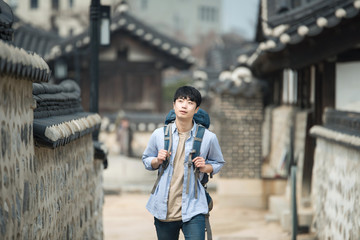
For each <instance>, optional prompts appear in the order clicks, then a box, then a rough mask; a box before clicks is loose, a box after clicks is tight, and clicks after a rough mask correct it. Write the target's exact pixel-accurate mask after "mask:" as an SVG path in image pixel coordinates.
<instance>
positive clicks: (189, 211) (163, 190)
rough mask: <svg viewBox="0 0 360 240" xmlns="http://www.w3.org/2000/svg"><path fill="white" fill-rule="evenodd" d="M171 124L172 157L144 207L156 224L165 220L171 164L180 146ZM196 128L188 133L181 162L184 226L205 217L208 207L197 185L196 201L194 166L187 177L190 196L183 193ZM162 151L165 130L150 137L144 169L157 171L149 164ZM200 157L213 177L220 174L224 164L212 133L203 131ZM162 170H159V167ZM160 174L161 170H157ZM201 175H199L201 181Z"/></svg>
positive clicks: (177, 135)
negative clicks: (209, 165)
mask: <svg viewBox="0 0 360 240" xmlns="http://www.w3.org/2000/svg"><path fill="white" fill-rule="evenodd" d="M171 124H172V128H171V129H172V133H173V134H172V139H173V140H172V148H171V149H172V150H171V151H172V153H171V156H170V164H169V166H168V167H167V168H166V169H165V171H164V173H163V175H162V176H161V178H160V181H159V184H158V185H157V187H156V190H155V192H154V193H153V194H151V196H150V199H149V201H148V203H147V205H146V208H147V209H148V211H149V212H150V213H151V214H152V215H153V216H154V217H156V218H157V219H159V220H166V214H167V203H168V196H169V189H170V182H171V178H172V175H173V161H174V157H175V154H176V152H174V151H176V149H177V146H178V143H179V134H178V130H177V127H176V124H175V123H171ZM196 127H197V124H196V123H195V122H194V126H193V128H192V129H191V132H190V137H189V138H188V139H187V140H186V142H185V159H184V163H183V164H184V181H183V189H182V209H181V211H182V221H183V222H187V221H189V220H190V219H191V218H192V217H194V216H196V215H198V214H207V213H208V204H207V200H206V196H205V189H204V187H203V186H202V185H201V183H200V181H199V179H197V180H196V181H199V182H198V184H197V187H198V189H197V192H198V196H197V198H195V176H194V173H193V166H192V167H191V171H192V172H191V174H190V183H189V192H188V194H187V193H186V184H187V176H188V161H191V158H189V155H190V152H191V150H192V147H193V141H194V138H195V135H196ZM161 149H164V129H163V128H158V129H156V130H155V131H154V132H153V134H152V135H151V137H150V141H149V143H148V146H147V148H146V149H145V151H144V154H143V157H142V161H143V163H144V165H145V168H146V169H148V170H156V169H153V168H152V166H151V160H152V159H154V158H155V157H157V154H158V151H159V150H161ZM200 156H201V157H203V158H204V159H205V161H206V164H211V165H212V167H213V174H216V173H218V172H219V171H220V169H221V167H222V166H223V164H224V163H225V161H224V158H223V155H222V153H221V149H220V145H219V142H218V139H217V137H216V135H215V134H214V133H212V132H211V131H209V130H208V129H206V130H205V133H204V137H203V140H202V143H201V148H200ZM160 168H161V167H160ZM159 170H160V169H159ZM203 175H204V174H203V173H201V174H200V179H201V178H202V176H203Z"/></svg>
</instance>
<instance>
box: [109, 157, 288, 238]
mask: <svg viewBox="0 0 360 240" xmlns="http://www.w3.org/2000/svg"><path fill="white" fill-rule="evenodd" d="M155 177H156V172H151V171H147V170H145V169H144V166H143V164H142V162H141V160H140V159H132V158H127V157H124V156H109V168H108V169H105V170H104V190H105V193H106V195H105V203H104V209H103V224H104V239H105V240H118V239H121V240H123V239H124V240H147V239H149V240H152V239H154V240H156V234H155V228H154V224H153V217H152V216H151V214H150V213H149V212H148V211H147V210H146V209H145V205H146V202H147V200H148V197H149V194H150V191H151V188H152V185H153V183H154V181H155ZM211 181H213V179H212V180H211ZM215 181H216V180H215ZM211 196H212V197H213V200H214V209H213V210H212V211H211V213H210V222H211V227H212V231H213V239H214V240H288V239H290V238H291V237H290V235H289V233H286V232H284V231H283V230H282V229H281V227H280V225H279V224H278V223H276V222H267V221H266V220H265V216H266V214H268V212H267V211H265V210H254V209H247V208H241V207H236V208H234V207H231V208H230V207H226V206H221V207H220V204H219V203H218V196H217V194H216V192H212V193H211ZM180 239H184V238H183V236H182V233H180Z"/></svg>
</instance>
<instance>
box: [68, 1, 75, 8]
mask: <svg viewBox="0 0 360 240" xmlns="http://www.w3.org/2000/svg"><path fill="white" fill-rule="evenodd" d="M73 6H74V0H69V8H72V7H73Z"/></svg>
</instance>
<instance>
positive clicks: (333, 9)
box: [238, 0, 360, 239]
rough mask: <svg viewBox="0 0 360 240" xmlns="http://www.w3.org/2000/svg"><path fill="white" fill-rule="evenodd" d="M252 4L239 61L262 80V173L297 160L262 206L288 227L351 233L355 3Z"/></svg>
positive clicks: (339, 235) (354, 231)
mask: <svg viewBox="0 0 360 240" xmlns="http://www.w3.org/2000/svg"><path fill="white" fill-rule="evenodd" d="M259 10H260V11H259V21H258V26H257V35H256V41H257V42H258V47H257V48H256V50H255V51H250V52H248V53H244V54H242V55H241V56H239V58H238V64H239V65H241V66H246V67H248V68H249V69H251V71H252V73H253V74H254V76H256V77H257V78H260V79H264V80H266V82H267V83H268V85H269V90H270V91H269V94H270V96H269V98H266V99H265V111H264V114H265V116H264V126H265V128H264V131H263V133H262V134H263V139H268V141H267V142H265V143H264V142H263V153H264V157H265V159H264V162H263V172H262V176H263V177H266V178H274V179H275V178H278V177H282V178H286V177H290V175H291V174H290V173H291V169H292V166H296V168H295V169H296V170H295V171H294V172H293V173H294V175H291V176H292V178H289V183H290V180H291V181H292V183H294V182H295V181H297V182H296V184H293V185H292V187H291V188H288V190H286V193H285V194H284V195H283V196H280V197H270V201H269V206H270V208H272V209H271V210H274V209H278V210H279V211H277V212H276V215H277V216H278V219H279V220H280V222H281V223H282V225H283V227H284V228H285V229H287V230H292V232H293V233H296V231H297V228H298V227H300V226H301V227H304V228H302V230H304V231H310V229H312V230H313V231H314V232H315V233H316V235H317V237H318V238H319V239H358V238H359V236H360V235H359V232H360V231H359V226H358V224H357V223H358V220H357V219H358V218H359V214H358V212H357V211H356V210H355V209H357V208H358V207H357V206H356V205H354V203H355V202H356V199H359V196H360V191H359V188H358V187H355V185H356V184H357V185H359V182H360V179H359V177H358V175H356V173H355V172H356V170H355V171H354V170H353V169H357V170H359V168H360V162H359V160H360V159H359V152H358V144H357V143H358V141H359V138H358V136H359V129H358V122H359V119H358V114H357V113H356V112H358V111H359V102H360V95H359V94H358V90H359V89H360V81H359V79H358V76H359V74H360V72H359V67H360V51H359V44H360V31H359V29H360V13H359V10H360V1H359V0H355V1H354V0H342V1H325V0H313V1H290V0H285V1H276V0H262V1H261V4H260V8H259ZM266 126H267V127H266ZM314 126H315V127H314ZM310 129H311V131H310ZM315 143H316V144H315ZM327 160H328V161H327ZM350 179H352V180H350ZM289 186H290V185H289ZM290 190H291V192H292V195H291V194H290ZM290 196H292V197H290ZM290 200H291V201H290ZM290 206H292V207H290ZM297 208H299V209H298V213H299V215H298V216H296V212H297ZM354 210H355V212H354ZM291 212H292V213H295V215H294V214H293V215H292V216H293V217H291ZM345 219H346V220H345ZM293 239H294V238H293Z"/></svg>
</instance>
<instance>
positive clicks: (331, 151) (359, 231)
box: [311, 113, 360, 239]
mask: <svg viewBox="0 0 360 240" xmlns="http://www.w3.org/2000/svg"><path fill="white" fill-rule="evenodd" d="M342 115H346V113H343V114H342ZM350 115H352V116H354V115H355V114H354V113H350ZM350 115H349V116H350ZM356 115H357V116H356ZM356 115H355V116H356V117H357V120H355V119H351V118H349V119H351V121H349V123H350V124H349V126H352V127H355V128H356V125H357V124H359V122H360V114H359V113H358V114H356ZM342 118H343V117H342ZM337 122H338V123H343V119H342V120H340V121H339V119H338V121H337ZM326 125H327V124H325V126H326ZM347 130H348V129H347V128H344V127H341V128H339V127H337V128H332V127H328V126H326V127H323V126H315V127H313V128H311V133H312V135H314V136H316V150H315V159H314V167H313V181H312V205H313V208H314V215H315V216H314V228H315V230H316V233H317V235H318V238H319V239H360V221H359V219H360V209H359V202H360V174H359V172H360V151H359V149H360V137H359V133H358V132H357V133H356V132H354V131H353V132H352V133H351V134H349V133H350V132H348V134H347V133H346V131H347Z"/></svg>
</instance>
